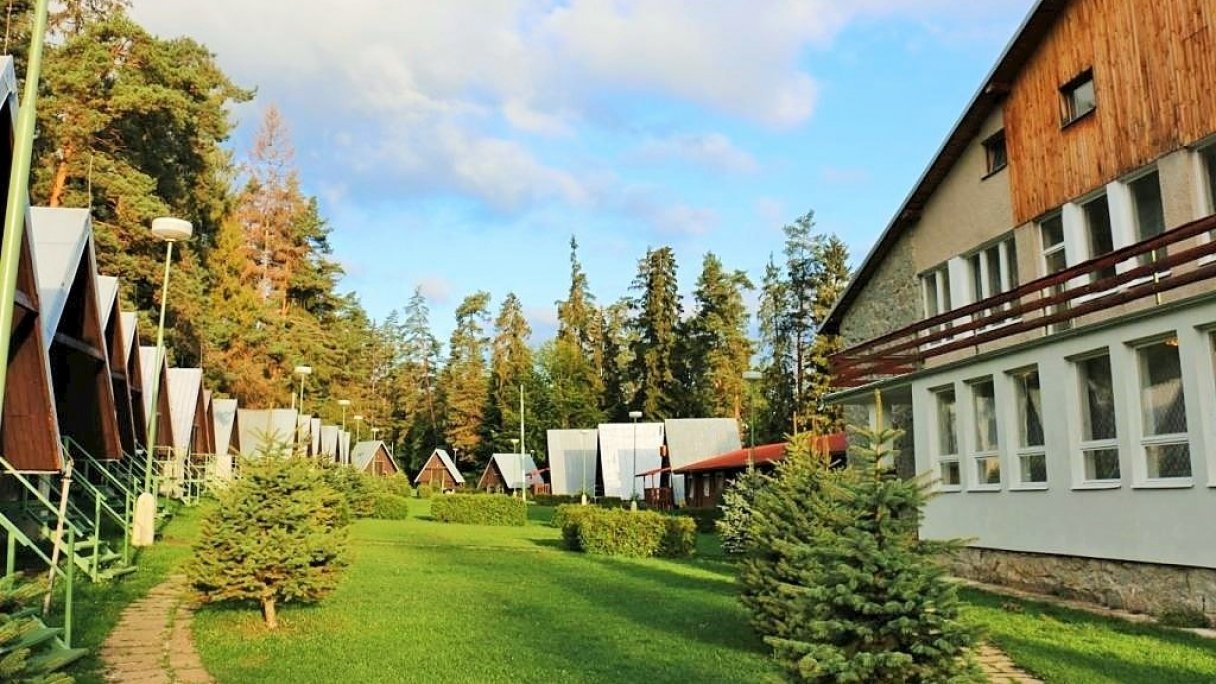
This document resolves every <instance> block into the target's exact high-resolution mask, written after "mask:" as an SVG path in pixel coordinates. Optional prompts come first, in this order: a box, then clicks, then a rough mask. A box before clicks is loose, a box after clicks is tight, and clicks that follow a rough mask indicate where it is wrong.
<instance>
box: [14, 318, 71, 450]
mask: <svg viewBox="0 0 1216 684" xmlns="http://www.w3.org/2000/svg"><path fill="white" fill-rule="evenodd" d="M16 313H17V315H16V316H15V317H14V319H13V336H12V344H11V348H10V349H9V362H8V363H9V370H8V383H7V385H6V386H5V392H4V418H3V421H2V422H0V444H2V445H3V449H4V453H3V454H0V455H3V456H4V458H5V459H7V460H8V462H9V463H12V464H13V467H14V468H16V469H18V470H25V471H42V472H53V471H57V470H59V469H60V467H61V465H62V459H61V454H60V451H59V448H60V447H59V438H58V436H57V435H56V429H55V420H54V414H53V411H54V407H53V405H52V404H51V388H50V378H49V377H48V376H47V365H46V359H45V356H44V354H45V353H46V352H45V347H44V346H43V343H42V335H41V329H42V327H41V326H40V325H39V322H38V317H37V316H35V315H34V314H32V313H29V312H24V313H23V310H22V309H21V308H20V307H18V308H17V312H16Z"/></svg>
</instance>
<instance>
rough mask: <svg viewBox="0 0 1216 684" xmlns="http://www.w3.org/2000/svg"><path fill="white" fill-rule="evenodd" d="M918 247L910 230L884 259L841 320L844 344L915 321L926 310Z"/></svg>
mask: <svg viewBox="0 0 1216 684" xmlns="http://www.w3.org/2000/svg"><path fill="white" fill-rule="evenodd" d="M915 256H916V254H915V251H914V249H913V246H912V241H911V240H910V239H909V236H908V234H907V233H905V234H904V236H903V237H901V238H900V239H899V240H898V241H896V243H895V245H894V246H892V247H891V250H890V252H888V253H887V255H886V256H885V257H884V258H883V259H882V262H881V263H880V264H879V265H878V268H877V270H875V272H874V275H873V276H871V277H870V278H869V279H868V280H866V281H865V282H864V283H861V290H860V291H859V292H858V293H857V295H856V299H854V300H853V303H852V305H851V306H849V308H848V311H846V312H845V314H844V317H843V318H842V319H841V321H840V338H841V340H842V341H843V343H844V346H846V347H849V346H852V345H854V344H859V343H861V342H865V341H866V340H871V339H874V338H875V337H878V336H880V335H883V334H885V333H889V332H891V331H892V330H898V329H900V328H902V327H904V326H907V325H912V324H913V323H915V322H917V321H919V320H920V319H921V318H922V316H923V313H924V306H923V303H922V301H921V294H920V280H919V278H917V272H916V260H915Z"/></svg>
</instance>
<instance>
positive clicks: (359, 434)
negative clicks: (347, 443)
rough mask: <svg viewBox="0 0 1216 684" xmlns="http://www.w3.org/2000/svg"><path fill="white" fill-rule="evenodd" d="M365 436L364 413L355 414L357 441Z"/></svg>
mask: <svg viewBox="0 0 1216 684" xmlns="http://www.w3.org/2000/svg"><path fill="white" fill-rule="evenodd" d="M362 438H363V414H362V413H356V414H355V441H356V442H358V441H359V440H360V439H362Z"/></svg>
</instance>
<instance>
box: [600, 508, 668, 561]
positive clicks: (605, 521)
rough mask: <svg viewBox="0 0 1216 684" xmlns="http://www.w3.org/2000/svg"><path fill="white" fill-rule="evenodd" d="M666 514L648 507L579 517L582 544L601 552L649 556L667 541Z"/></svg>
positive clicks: (631, 556)
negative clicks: (642, 509)
mask: <svg viewBox="0 0 1216 684" xmlns="http://www.w3.org/2000/svg"><path fill="white" fill-rule="evenodd" d="M663 518H664V516H661V515H658V514H656V513H649V512H646V511H624V510H601V511H597V512H596V513H594V514H591V515H585V516H584V517H583V519H582V520H581V521H579V525H578V539H579V546H580V547H582V549H583V551H585V552H587V553H590V554H593V555H598V556H625V557H627V558H649V557H651V556H655V555H658V553H659V549H660V548H661V547H662V545H663V535H664V533H665V531H666V526H665V525H664V524H663Z"/></svg>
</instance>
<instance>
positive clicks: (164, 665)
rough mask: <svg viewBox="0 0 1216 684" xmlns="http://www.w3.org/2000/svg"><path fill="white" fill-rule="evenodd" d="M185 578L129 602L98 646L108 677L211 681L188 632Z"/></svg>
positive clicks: (127, 683)
mask: <svg viewBox="0 0 1216 684" xmlns="http://www.w3.org/2000/svg"><path fill="white" fill-rule="evenodd" d="M185 592H186V579H185V578H184V577H181V576H175V577H170V578H169V579H168V580H166V581H165V582H163V583H161V584H160V585H158V586H157V587H156V588H154V589H152V591H150V592H148V595H147V596H145V597H144V598H142V599H140V600H138V601H136V602H135V603H132V604H131V605H129V606H127V609H126V610H124V611H123V613H122V616H121V617H120V619H119V621H118V626H117V627H115V628H114V631H113V632H111V633H110V636H109V638H107V639H106V642H105V643H104V644H102V646H101V659H102V661H103V662H105V664H106V681H108V682H122V683H123V684H212V682H213V681H214V680H213V679H211V676H210V675H208V674H207V671H206V670H204V669H203V663H202V661H201V660H199V657H198V652H197V651H195V650H194V638H193V637H192V636H191V635H190V621H191V618H192V617H193V615H194V608H193V607H192V606H191V605H190V604H189V602H188V601H187V600H186V596H185Z"/></svg>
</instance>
